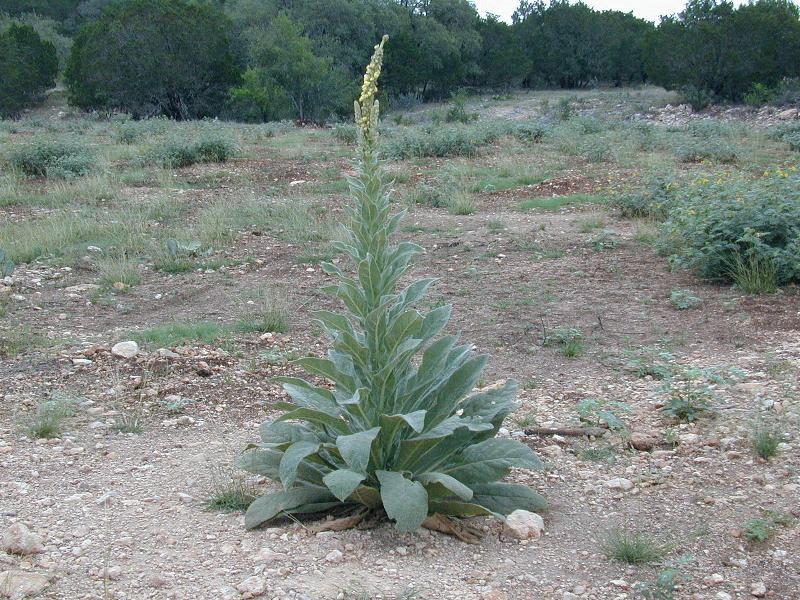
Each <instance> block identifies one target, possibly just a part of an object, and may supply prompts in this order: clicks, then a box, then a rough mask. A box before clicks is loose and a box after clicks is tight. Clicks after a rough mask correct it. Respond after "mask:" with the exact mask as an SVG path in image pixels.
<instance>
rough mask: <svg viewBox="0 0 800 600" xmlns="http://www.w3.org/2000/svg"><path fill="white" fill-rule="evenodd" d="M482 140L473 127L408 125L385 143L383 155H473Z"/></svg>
mask: <svg viewBox="0 0 800 600" xmlns="http://www.w3.org/2000/svg"><path fill="white" fill-rule="evenodd" d="M483 143H484V136H482V135H480V132H479V129H478V128H476V127H436V128H430V129H416V128H413V129H412V128H409V129H408V130H406V131H404V132H402V133H400V134H398V135H396V136H394V137H392V138H391V139H389V140H388V142H387V143H386V154H387V155H388V156H389V157H390V158H394V159H407V158H428V157H434V158H449V157H455V156H464V157H474V156H477V155H478V152H479V151H480V148H481V146H482V145H483Z"/></svg>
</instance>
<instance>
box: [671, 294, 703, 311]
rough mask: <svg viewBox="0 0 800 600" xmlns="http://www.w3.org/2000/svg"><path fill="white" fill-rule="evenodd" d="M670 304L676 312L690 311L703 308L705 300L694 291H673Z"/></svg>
mask: <svg viewBox="0 0 800 600" xmlns="http://www.w3.org/2000/svg"><path fill="white" fill-rule="evenodd" d="M669 303H670V304H671V305H672V307H673V308H675V309H676V310H688V309H690V308H697V307H698V306H702V304H703V299H702V298H700V297H699V296H697V295H696V294H695V293H694V292H693V291H692V290H672V291H671V292H670V294H669Z"/></svg>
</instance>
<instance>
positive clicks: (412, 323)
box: [239, 39, 545, 533]
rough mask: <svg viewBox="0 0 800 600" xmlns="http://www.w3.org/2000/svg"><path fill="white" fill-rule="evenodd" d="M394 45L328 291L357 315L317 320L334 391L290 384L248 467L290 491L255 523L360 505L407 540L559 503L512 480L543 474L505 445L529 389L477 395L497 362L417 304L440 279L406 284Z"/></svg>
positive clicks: (361, 115) (413, 249) (323, 365)
mask: <svg viewBox="0 0 800 600" xmlns="http://www.w3.org/2000/svg"><path fill="white" fill-rule="evenodd" d="M384 42H385V39H384ZM384 42H381V44H380V45H379V46H376V55H375V57H373V63H375V62H376V61H377V62H378V65H377V67H376V66H375V64H373V63H371V65H370V68H369V69H368V73H369V74H371V75H370V77H368V78H367V79H366V83H365V86H366V85H369V86H370V87H369V92H370V93H369V94H366V96H367V97H366V98H364V97H363V96H364V94H362V98H361V100H360V102H359V103H357V106H358V110H357V117H358V119H357V124H358V125H359V126H360V127H362V128H363V127H369V128H370V129H368V130H367V131H366V132H364V131H362V135H361V145H360V148H359V154H358V171H357V175H356V176H355V177H354V178H352V179H351V180H350V191H351V194H352V199H353V203H352V206H350V207H349V208H348V217H349V226H347V227H346V231H347V233H346V236H345V239H344V240H342V241H340V242H338V243H337V244H336V248H337V250H338V251H339V252H341V253H342V254H343V255H345V256H346V257H348V258H349V264H350V268H340V267H339V266H337V265H334V264H325V265H323V268H324V270H325V272H326V273H328V274H329V275H331V276H332V277H333V278H334V279H335V280H336V281H337V283H336V284H335V285H332V286H330V287H328V288H326V290H327V291H328V292H329V293H331V294H332V295H334V296H335V297H336V298H338V299H339V300H340V301H341V303H342V304H343V305H344V307H345V308H346V310H345V311H344V312H341V313H335V312H328V311H319V312H317V313H316V318H317V319H318V321H319V322H320V323H321V324H322V326H323V327H324V329H325V331H327V333H328V334H329V335H330V337H331V338H332V340H333V344H332V348H331V349H330V351H329V352H328V355H327V357H325V358H313V357H306V358H302V359H300V360H298V361H296V363H297V364H299V365H300V366H302V367H303V368H304V369H305V370H306V371H307V372H308V373H309V374H311V375H313V376H315V377H316V379H315V381H324V382H325V383H323V384H322V385H317V384H315V383H311V382H309V381H306V380H305V379H300V378H293V377H281V378H278V381H280V382H281V383H282V384H283V387H284V389H285V390H286V392H288V394H289V396H290V397H291V399H292V401H291V403H283V404H282V405H280V406H279V408H281V409H283V410H285V412H284V413H283V414H282V415H281V416H280V417H278V418H277V419H275V420H273V421H268V422H266V423H264V424H263V425H262V426H261V430H260V434H261V442H260V443H258V444H253V445H252V446H251V447H250V448H249V449H248V450H247V451H246V452H245V453H243V454H242V455H241V456H240V458H239V464H240V466H241V467H243V468H244V469H246V470H248V471H251V472H253V473H258V474H261V475H265V476H267V477H268V478H270V479H273V480H275V481H277V482H280V484H281V486H282V489H281V490H280V491H277V492H274V493H269V494H266V495H263V496H261V497H259V498H258V499H256V500H255V501H254V502H253V503H252V504H251V506H250V507H249V509H248V510H247V514H246V517H245V524H246V526H247V527H257V526H259V525H261V524H263V523H265V522H268V521H270V520H272V519H274V518H276V517H281V516H286V515H304V514H306V515H307V514H312V513H320V512H326V511H335V512H337V513H338V514H346V513H347V512H348V510H351V511H352V513H353V514H354V515H356V516H357V518H356V519H352V520H351V523H352V524H355V523H356V522H357V521H358V520H359V519H360V518H364V517H366V516H368V515H371V516H375V517H383V516H384V515H385V516H386V517H388V518H389V519H391V520H393V521H394V522H395V524H396V526H397V528H398V529H399V530H401V531H412V530H415V529H417V528H418V527H420V526H421V525H423V524H425V525H426V526H430V527H433V528H437V529H439V530H448V531H449V532H451V533H452V531H451V528H450V526H449V525H446V526H445V527H444V529H443V528H442V522H443V519H444V520H445V522H446V520H447V519H449V518H450V517H472V516H480V515H495V516H500V517H502V516H504V515H507V514H509V513H510V512H512V511H514V510H516V509H520V508H521V509H528V510H536V509H541V508H542V507H543V506H544V504H545V503H544V500H543V499H542V497H541V496H539V495H538V494H537V493H535V492H534V491H533V490H531V489H530V488H528V487H526V486H522V485H515V484H511V483H504V482H502V479H503V478H504V477H505V476H506V475H507V474H508V473H509V472H510V470H511V468H512V467H520V468H528V469H536V468H539V467H540V461H539V460H538V459H537V457H536V456H535V455H534V453H533V452H532V451H531V449H530V448H529V447H528V446H526V445H525V444H522V443H520V442H518V441H516V440H512V439H508V438H497V437H495V436H496V434H497V432H498V430H499V429H500V425H501V423H502V422H503V419H504V418H505V417H506V416H507V415H508V414H509V413H510V412H512V411H513V410H514V408H515V403H514V397H515V394H516V390H517V385H516V383H515V382H508V383H505V384H503V385H498V386H493V387H490V388H486V389H483V390H479V391H474V388H475V385H476V384H477V382H478V380H479V379H480V376H481V371H482V370H483V368H484V366H485V364H486V361H487V357H486V356H484V355H478V354H476V353H475V352H474V349H473V346H472V345H470V344H463V343H459V340H458V339H457V337H456V336H453V335H441V333H442V330H443V329H444V327H445V326H446V325H447V323H448V320H449V318H450V312H451V307H450V306H442V307H440V308H435V309H433V310H431V311H429V312H427V313H424V312H420V311H419V310H418V309H417V308H415V306H416V305H417V304H418V303H419V301H420V300H422V298H423V297H424V296H425V295H426V293H427V291H428V289H429V288H430V286H431V285H432V284H433V283H434V280H433V279H422V280H419V281H415V282H413V283H411V284H409V285H407V286H405V287H401V286H400V284H399V282H400V280H401V278H402V277H403V275H404V274H405V273H406V271H407V270H408V269H409V266H410V264H411V261H412V258H413V257H414V256H415V255H416V254H417V253H419V252H421V251H422V248H421V247H419V246H417V245H415V244H411V243H409V242H399V243H393V241H392V236H393V234H394V233H395V232H396V230H397V227H398V223H399V222H400V219H401V217H402V215H401V214H394V215H393V214H391V201H390V189H389V187H390V186H389V184H388V183H387V181H386V180H385V179H384V176H383V173H382V170H381V166H380V162H379V160H378V158H377V152H376V149H375V144H374V143H373V142H374V139H375V135H376V132H375V129H374V127H375V125H376V124H377V111H378V105H377V102H375V100H374V94H375V91H376V89H377V88H376V87H375V85H374V84H375V79H376V76H375V74H376V73H380V64H379V62H380V58H381V56H382V47H383V43H384ZM376 57H377V58H376ZM365 117H366V118H365ZM437 523H438V525H437Z"/></svg>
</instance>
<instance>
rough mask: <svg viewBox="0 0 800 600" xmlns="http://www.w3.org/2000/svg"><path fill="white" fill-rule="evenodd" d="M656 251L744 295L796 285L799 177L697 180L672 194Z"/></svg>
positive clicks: (799, 272) (799, 276)
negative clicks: (728, 283)
mask: <svg viewBox="0 0 800 600" xmlns="http://www.w3.org/2000/svg"><path fill="white" fill-rule="evenodd" d="M661 233H662V235H661V241H660V247H661V250H662V251H663V252H664V253H666V254H668V255H670V262H671V263H672V264H673V265H674V266H681V267H686V268H690V269H693V270H695V271H697V272H698V273H699V274H700V275H701V276H703V277H706V278H708V279H713V280H719V281H733V282H736V283H738V284H740V285H741V286H742V287H743V289H745V291H756V292H758V291H771V290H774V287H775V286H778V285H785V284H787V283H791V282H798V281H800V172H799V171H798V170H797V169H786V170H783V169H778V170H777V171H775V172H770V173H766V174H765V175H763V176H762V177H759V178H758V179H756V180H753V181H743V180H741V179H739V178H731V179H723V180H719V181H716V182H710V181H708V180H700V181H698V182H695V183H694V184H693V185H687V186H684V187H683V188H682V189H681V190H680V192H678V193H676V198H675V201H674V204H673V206H672V207H671V208H670V209H669V216H668V218H667V220H666V221H665V223H664V224H663V226H662V232H661Z"/></svg>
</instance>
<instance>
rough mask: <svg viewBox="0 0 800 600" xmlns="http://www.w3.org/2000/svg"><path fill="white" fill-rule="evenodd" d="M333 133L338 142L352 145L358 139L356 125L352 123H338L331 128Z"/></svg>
mask: <svg viewBox="0 0 800 600" xmlns="http://www.w3.org/2000/svg"><path fill="white" fill-rule="evenodd" d="M331 135H332V136H333V139H335V140H336V141H337V142H339V143H341V144H347V145H348V146H352V145H354V144H355V143H356V139H357V132H356V126H355V125H353V124H352V123H338V124H336V125H334V126H333V129H331Z"/></svg>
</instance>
